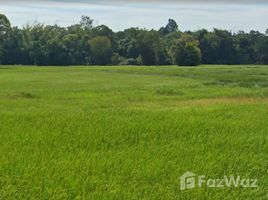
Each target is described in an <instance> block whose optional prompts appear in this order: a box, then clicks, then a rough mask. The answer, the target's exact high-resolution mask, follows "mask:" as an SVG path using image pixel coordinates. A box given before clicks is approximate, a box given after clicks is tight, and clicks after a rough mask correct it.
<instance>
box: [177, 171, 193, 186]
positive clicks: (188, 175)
mask: <svg viewBox="0 0 268 200" xmlns="http://www.w3.org/2000/svg"><path fill="white" fill-rule="evenodd" d="M195 176H196V175H195V174H194V173H192V172H189V171H187V172H185V173H184V174H183V175H182V176H181V177H180V183H181V190H186V189H192V188H195Z"/></svg>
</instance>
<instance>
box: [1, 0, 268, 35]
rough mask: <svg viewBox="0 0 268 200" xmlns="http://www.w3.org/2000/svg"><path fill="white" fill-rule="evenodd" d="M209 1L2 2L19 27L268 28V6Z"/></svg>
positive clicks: (266, 4) (265, 4) (261, 2)
mask: <svg viewBox="0 0 268 200" xmlns="http://www.w3.org/2000/svg"><path fill="white" fill-rule="evenodd" d="M209 1H212V0H205V1H201V0H199V1H198V0H195V1H194V0H192V1H187V2H188V3H187V2H184V1H175V0H173V1H172V0H166V1H160V0H158V1H152V0H151V1H150V0H147V1H122V0H121V1H116V0H110V1H109V0H101V1H94V0H81V1H80V2H78V1H72V0H56V1H55V0H54V1H52V0H41V1H23V2H22V1H12V0H11V1H0V12H1V13H4V14H5V15H7V16H8V18H9V19H10V21H11V22H12V24H13V25H15V26H23V25H25V24H26V23H28V22H30V23H33V22H34V21H38V22H42V23H46V24H55V23H57V24H60V25H63V26H67V25H71V24H73V23H76V22H79V19H80V17H81V15H88V16H91V17H92V18H93V19H95V25H100V24H105V25H108V26H109V27H111V28H112V29H113V30H116V31H118V30H123V29H125V28H128V27H131V26H134V27H141V28H148V29H150V28H154V29H158V28H160V27H161V26H163V25H165V24H166V23H167V20H168V18H173V19H175V20H176V21H177V23H178V24H179V27H180V29H181V30H197V29H200V28H207V29H209V30H211V29H212V28H213V27H216V28H224V29H228V30H232V31H238V30H245V31H249V30H251V29H254V30H259V31H261V32H264V31H265V30H266V29H267V28H268V20H267V19H268V3H263V1H262V0H259V2H257V1H251V2H250V0H247V1H248V3H243V4H242V3H240V1H239V0H237V1H232V2H231V1H228V2H226V1H225V3H223V1H221V3H211V2H209ZM214 2H215V1H214ZM241 2H242V1H241ZM244 2H245V1H244ZM254 2H255V3H254Z"/></svg>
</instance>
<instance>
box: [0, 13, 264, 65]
mask: <svg viewBox="0 0 268 200" xmlns="http://www.w3.org/2000/svg"><path fill="white" fill-rule="evenodd" d="M185 38H194V40H195V41H198V43H196V42H195V43H192V42H186V43H187V44H186V43H185V44H184V42H183V40H185ZM267 40H268V34H267V33H265V34H263V33H260V32H258V31H250V32H249V33H245V32H243V31H239V32H238V33H231V32H230V31H226V30H219V29H214V30H213V31H211V32H210V31H207V30H205V29H202V30H198V31H195V32H191V31H186V32H181V31H180V30H179V28H178V25H177V23H176V21H174V20H173V19H169V20H168V24H167V25H166V26H163V27H162V28H160V29H159V30H158V31H155V30H146V29H139V28H129V29H126V30H124V31H119V32H113V30H111V29H110V28H109V27H107V26H105V25H99V26H94V20H93V19H92V18H90V17H88V16H82V18H81V21H80V22H79V23H78V24H73V25H71V26H68V27H60V26H58V25H53V26H50V25H44V24H40V23H34V24H27V25H26V26H25V27H23V28H22V29H20V28H18V27H12V26H11V24H10V22H9V20H8V19H7V17H6V16H4V15H0V63H2V64H23V65H59V66H60V65H92V64H96V65H107V64H111V65H117V64H125V65H141V64H143V65H170V64H178V65H198V64H200V63H201V64H258V63H259V64H268V59H267V57H268V56H267V54H268V49H267V46H268V45H267ZM112 55H114V56H113V57H112ZM115 55H116V56H115ZM200 59H201V60H200Z"/></svg>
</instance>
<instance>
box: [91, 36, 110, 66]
mask: <svg viewBox="0 0 268 200" xmlns="http://www.w3.org/2000/svg"><path fill="white" fill-rule="evenodd" d="M89 44H90V49H91V55H92V61H93V64H94V65H107V64H109V63H111V58H112V53H113V51H112V46H111V41H110V39H109V38H108V37H106V36H97V37H95V38H93V39H91V40H90V41H89Z"/></svg>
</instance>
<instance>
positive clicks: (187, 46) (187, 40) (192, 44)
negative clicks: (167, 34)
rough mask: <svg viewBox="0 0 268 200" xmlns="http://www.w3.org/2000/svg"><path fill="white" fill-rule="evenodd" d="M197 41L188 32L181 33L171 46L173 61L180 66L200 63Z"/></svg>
mask: <svg viewBox="0 0 268 200" xmlns="http://www.w3.org/2000/svg"><path fill="white" fill-rule="evenodd" d="M198 44H199V42H198V41H197V40H195V39H194V38H193V37H192V36H190V35H188V34H183V35H182V36H181V37H180V38H179V39H178V40H177V41H176V42H175V43H174V44H173V46H172V48H171V56H172V59H173V63H174V64H176V65H181V66H196V65H199V64H200V63H201V51H200V49H199V48H198Z"/></svg>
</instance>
